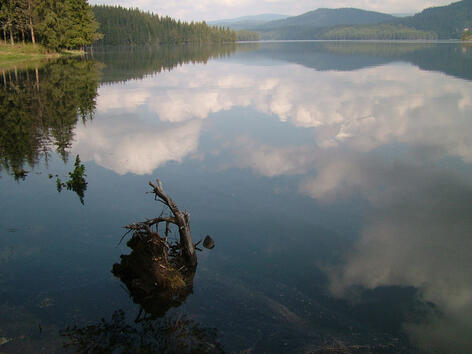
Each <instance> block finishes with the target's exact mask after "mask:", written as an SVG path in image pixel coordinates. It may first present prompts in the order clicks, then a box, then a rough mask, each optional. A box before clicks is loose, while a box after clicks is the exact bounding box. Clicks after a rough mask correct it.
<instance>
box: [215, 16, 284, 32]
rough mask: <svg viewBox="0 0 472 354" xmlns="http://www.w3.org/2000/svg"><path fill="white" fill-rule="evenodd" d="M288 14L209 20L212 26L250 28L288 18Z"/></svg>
mask: <svg viewBox="0 0 472 354" xmlns="http://www.w3.org/2000/svg"><path fill="white" fill-rule="evenodd" d="M287 17H289V16H287V15H280V14H260V15H253V16H242V17H236V18H228V19H223V20H216V21H208V22H207V23H208V24H209V25H211V26H221V27H229V28H230V29H232V30H241V29H248V28H252V27H257V26H260V25H263V24H264V23H267V22H270V21H275V20H281V19H284V18H287Z"/></svg>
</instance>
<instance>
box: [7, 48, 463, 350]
mask: <svg viewBox="0 0 472 354" xmlns="http://www.w3.org/2000/svg"><path fill="white" fill-rule="evenodd" d="M0 117H1V118H0V125H1V129H0V157H1V164H0V166H1V167H0V177H1V178H0V196H1V203H0V215H1V217H0V265H1V266H0V351H1V352H5V353H25V352H47V353H51V352H60V351H72V352H74V351H81V352H84V351H87V350H88V351H89V352H113V351H114V352H126V350H128V352H137V351H138V350H143V351H142V352H148V351H149V352H152V351H155V350H156V348H160V349H159V350H161V351H167V352H175V351H176V350H175V349H172V348H173V347H172V343H174V342H175V341H184V342H185V345H187V346H186V347H185V348H186V350H188V351H191V350H194V352H202V351H208V352H221V351H222V350H224V351H227V352H244V353H264V352H268V353H291V352H293V353H311V352H316V353H333V352H346V353H368V352H376V353H398V352H401V353H407V352H414V353H467V352H471V350H472V337H471V336H470V333H471V332H472V258H471V257H470V255H471V254H472V217H471V215H472V134H471V132H472V46H470V45H469V46H468V45H465V44H464V45H463V44H461V43H436V42H428V43H421V42H410V43H408V42H267V43H266V42H263V43H240V44H236V45H227V46H219V47H213V46H198V47H195V46H183V47H176V48H168V47H161V48H153V49H152V48H134V49H130V48H110V49H108V50H102V51H96V52H95V53H94V54H93V56H92V55H89V56H88V57H87V58H82V59H61V60H57V61H53V62H48V63H46V64H44V65H42V66H40V67H32V68H29V69H23V70H19V69H18V70H13V71H8V72H6V71H3V72H2V73H1V76H0ZM77 156H79V159H80V162H79V165H80V164H83V166H84V167H85V175H86V176H85V179H86V182H87V185H86V188H82V189H80V190H79V189H77V188H68V185H67V181H68V180H70V178H71V177H70V175H69V173H72V171H73V170H74V168H75V166H74V163H75V161H76V157H77ZM157 178H159V179H160V180H161V181H162V183H163V186H164V189H165V191H166V192H167V193H168V194H169V195H170V196H171V197H172V198H173V199H174V200H175V201H176V202H177V204H178V206H179V207H180V208H181V209H185V210H188V211H189V213H190V215H191V227H192V235H193V240H194V242H197V241H199V240H200V239H203V238H204V237H205V235H207V234H209V235H211V236H212V238H213V239H214V241H215V244H216V246H215V248H214V249H212V250H208V249H205V248H203V249H202V251H199V252H198V267H197V269H196V273H195V275H194V277H193V283H192V286H191V287H190V289H189V291H188V292H187V293H185V294H184V295H183V296H180V297H179V298H172V299H171V301H170V300H169V301H170V302H168V303H166V305H165V306H163V305H162V304H161V303H160V302H155V303H151V304H150V306H151V307H153V310H149V311H148V310H147V309H148V308H149V306H147V307H146V306H143V305H142V304H141V303H136V302H138V301H135V300H136V299H135V298H134V297H133V296H132V294H130V293H129V290H128V288H127V287H126V286H125V285H124V284H123V283H122V282H121V281H120V280H119V279H118V278H117V277H115V276H114V275H113V274H112V272H111V270H112V267H113V265H114V264H115V263H118V262H120V255H123V254H129V253H130V249H129V248H128V247H127V245H126V242H127V240H128V239H129V235H128V236H125V238H124V240H123V242H121V243H120V239H121V238H122V236H123V234H124V232H125V230H124V229H123V227H124V226H125V225H128V224H131V223H135V222H139V221H143V220H146V219H148V218H154V217H158V216H159V215H161V213H162V211H163V206H162V204H161V203H159V202H158V201H156V200H154V197H153V195H152V194H149V193H148V192H150V187H149V185H148V182H149V181H155V180H156V179H157ZM143 308H144V312H150V313H149V314H148V316H149V317H148V319H147V320H146V321H135V319H137V318H140V316H142V312H143V311H142V310H143ZM140 309H141V310H140ZM182 338H183V339H182ZM143 348H144V349H143ZM146 350H148V351H146Z"/></svg>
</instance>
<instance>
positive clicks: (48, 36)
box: [0, 0, 101, 51]
mask: <svg viewBox="0 0 472 354" xmlns="http://www.w3.org/2000/svg"><path fill="white" fill-rule="evenodd" d="M98 26H99V25H98V23H97V22H96V21H95V19H94V16H93V12H92V8H91V7H90V5H89V4H88V2H87V0H2V1H1V3H0V27H1V28H0V30H1V32H0V36H1V39H2V40H3V41H4V43H10V44H12V45H13V44H15V43H16V42H22V43H26V42H30V43H33V44H35V43H40V44H42V45H43V46H44V47H46V48H47V49H49V50H54V51H60V50H63V49H84V47H85V46H88V45H91V44H92V43H93V42H94V41H96V40H97V39H100V38H101V34H100V33H99V32H98V31H97V30H98Z"/></svg>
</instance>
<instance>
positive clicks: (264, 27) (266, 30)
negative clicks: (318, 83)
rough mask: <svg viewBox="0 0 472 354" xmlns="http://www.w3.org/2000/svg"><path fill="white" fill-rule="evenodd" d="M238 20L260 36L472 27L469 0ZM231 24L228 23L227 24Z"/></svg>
mask: <svg viewBox="0 0 472 354" xmlns="http://www.w3.org/2000/svg"><path fill="white" fill-rule="evenodd" d="M245 21H249V20H244V21H239V22H238V26H239V27H238V28H237V29H247V30H250V31H257V32H259V33H260V34H261V38H262V39H435V38H440V39H459V38H460V37H461V35H462V33H463V31H464V29H465V28H472V0H462V1H459V2H455V3H452V4H450V5H447V6H440V7H433V8H428V9H425V10H423V11H421V12H420V13H418V14H416V15H414V16H407V17H401V18H399V17H396V16H393V15H389V14H384V13H380V12H374V11H366V10H360V9H355V8H339V9H325V8H322V9H317V10H314V11H310V12H307V13H304V14H302V15H299V16H293V17H288V18H285V19H277V20H273V21H269V22H267V21H266V22H265V23H260V22H257V21H256V22H251V21H249V22H245ZM230 27H231V26H230Z"/></svg>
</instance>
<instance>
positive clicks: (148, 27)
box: [93, 5, 237, 45]
mask: <svg viewBox="0 0 472 354" xmlns="http://www.w3.org/2000/svg"><path fill="white" fill-rule="evenodd" d="M93 12H94V14H95V17H96V19H97V21H98V22H99V23H100V32H101V33H103V35H104V37H103V39H102V40H100V41H99V42H98V43H97V44H99V45H145V44H157V43H161V44H179V43H203V42H214V43H223V42H234V41H236V40H237V36H236V33H235V32H234V31H231V30H230V29H228V28H221V27H216V26H208V25H207V24H206V23H205V22H192V23H187V22H181V21H177V20H174V19H172V18H170V17H167V16H166V17H161V16H159V15H157V14H152V13H149V12H143V11H141V10H139V9H125V8H123V7H115V6H105V5H99V6H94V7H93Z"/></svg>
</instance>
